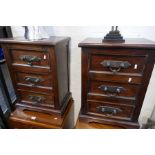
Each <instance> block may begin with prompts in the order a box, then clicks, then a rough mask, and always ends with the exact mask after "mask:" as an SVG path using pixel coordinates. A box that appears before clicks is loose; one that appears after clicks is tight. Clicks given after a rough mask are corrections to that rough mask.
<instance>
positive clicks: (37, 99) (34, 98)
mask: <svg viewBox="0 0 155 155" xmlns="http://www.w3.org/2000/svg"><path fill="white" fill-rule="evenodd" d="M28 98H29V100H31V101H33V102H35V103H42V102H43V101H44V100H45V98H44V97H42V96H33V95H29V96H28Z"/></svg>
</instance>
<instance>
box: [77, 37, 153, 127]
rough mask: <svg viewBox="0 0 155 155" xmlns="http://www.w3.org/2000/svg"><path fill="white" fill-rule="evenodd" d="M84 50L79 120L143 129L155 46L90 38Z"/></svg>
mask: <svg viewBox="0 0 155 155" xmlns="http://www.w3.org/2000/svg"><path fill="white" fill-rule="evenodd" d="M79 47H81V48H82V105H81V112H80V116H79V121H83V122H85V123H92V122H95V123H101V124H109V125H116V126H120V127H123V128H139V123H138V118H139V114H140V111H141V108H142V105H143V100H144V97H145V93H146V91H147V87H148V84H149V80H150V77H151V74H152V70H153V67H154V62H155V43H153V42H152V41H149V40H146V39H126V41H125V43H113V42H111V43H106V42H102V39H95V38H88V39H86V40H84V41H83V42H81V43H79Z"/></svg>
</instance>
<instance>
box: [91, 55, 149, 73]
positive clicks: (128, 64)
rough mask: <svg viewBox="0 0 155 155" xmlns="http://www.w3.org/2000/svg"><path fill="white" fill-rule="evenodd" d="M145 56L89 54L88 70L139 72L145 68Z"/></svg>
mask: <svg viewBox="0 0 155 155" xmlns="http://www.w3.org/2000/svg"><path fill="white" fill-rule="evenodd" d="M146 60H147V57H145V56H141V57H140V56H138V57H137V56H130V55H127V56H120V55H95V54H92V55H91V59H90V70H96V71H105V72H111V73H115V74H116V73H130V74H131V73H139V74H142V73H143V71H144V68H145V63H146Z"/></svg>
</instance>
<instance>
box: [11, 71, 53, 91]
mask: <svg viewBox="0 0 155 155" xmlns="http://www.w3.org/2000/svg"><path fill="white" fill-rule="evenodd" d="M14 75H15V80H16V84H17V87H18V88H23V89H27V90H33V89H34V90H35V91H36V88H37V91H47V92H50V91H52V89H53V85H52V84H53V77H52V76H51V75H48V74H33V73H24V72H18V71H16V72H14Z"/></svg>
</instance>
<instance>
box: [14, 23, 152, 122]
mask: <svg viewBox="0 0 155 155" xmlns="http://www.w3.org/2000/svg"><path fill="white" fill-rule="evenodd" d="M40 28H41V31H42V32H44V33H48V34H49V35H56V36H70V37H71V92H72V94H73V98H74V101H75V122H76V120H77V117H78V114H79V110H80V106H81V52H80V51H81V50H80V48H78V43H79V42H80V41H82V40H84V39H85V38H86V37H101V38H103V37H104V36H105V35H106V34H107V32H109V30H110V28H111V27H110V26H44V27H40ZM12 30H13V35H14V36H22V35H23V33H24V31H23V28H22V27H19V26H18V27H15V26H13V27H12ZM119 30H120V31H121V33H122V35H123V36H124V38H146V39H150V40H153V41H155V26H153V27H150V26H145V27H144V26H142V27H135V26H132V27H128V26H120V27H119ZM154 105H155V69H154V71H153V74H152V77H151V81H150V84H149V87H148V90H147V94H146V97H145V100H144V104H143V107H142V111H141V114H140V118H139V121H140V123H145V122H146V120H147V118H148V117H150V115H151V113H152V110H153V107H154Z"/></svg>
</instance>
